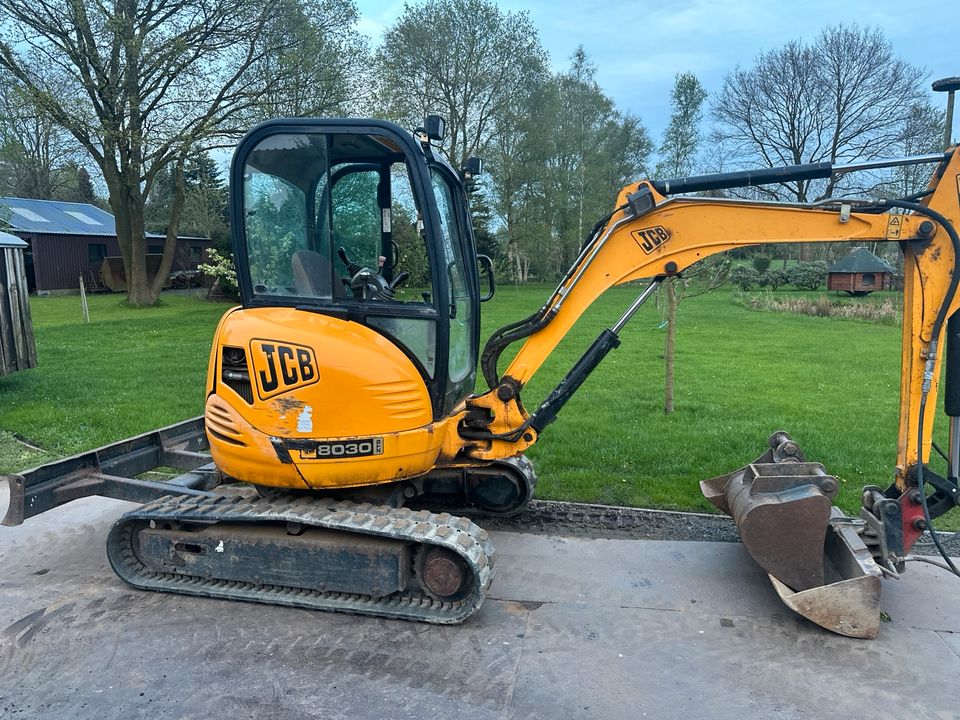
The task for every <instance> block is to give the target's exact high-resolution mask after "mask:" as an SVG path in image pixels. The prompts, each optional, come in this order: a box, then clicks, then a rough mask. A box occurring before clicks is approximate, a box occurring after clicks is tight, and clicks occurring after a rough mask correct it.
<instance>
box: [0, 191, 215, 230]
mask: <svg viewBox="0 0 960 720" xmlns="http://www.w3.org/2000/svg"><path fill="white" fill-rule="evenodd" d="M0 227H5V228H7V229H9V230H15V231H16V230H19V231H21V232H25V233H26V232H28V233H32V234H50V235H106V236H110V237H115V236H116V234H117V225H116V223H115V222H114V220H113V215H111V214H110V213H108V212H107V211H105V210H101V209H100V208H98V207H97V206H96V205H90V204H89V203H72V202H61V201H60V200H31V199H29V198H15V197H0ZM146 237H147V238H149V239H151V240H157V239H160V238H164V237H166V236H165V235H158V234H157V233H151V232H148V233H147V234H146ZM177 239H178V240H208V241H209V238H205V237H199V236H196V235H178V236H177Z"/></svg>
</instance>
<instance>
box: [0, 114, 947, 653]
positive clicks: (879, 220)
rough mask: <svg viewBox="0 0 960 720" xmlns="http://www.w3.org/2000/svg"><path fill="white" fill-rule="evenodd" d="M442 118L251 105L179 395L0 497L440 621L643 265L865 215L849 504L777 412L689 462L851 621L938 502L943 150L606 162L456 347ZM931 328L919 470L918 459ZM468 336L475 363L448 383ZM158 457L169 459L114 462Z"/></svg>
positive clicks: (750, 536)
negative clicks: (879, 391)
mask: <svg viewBox="0 0 960 720" xmlns="http://www.w3.org/2000/svg"><path fill="white" fill-rule="evenodd" d="M442 137H443V121H442V119H441V118H439V117H437V116H431V117H429V118H428V119H427V120H426V122H425V123H424V126H423V127H421V128H418V129H417V130H416V131H414V132H412V133H410V132H407V131H405V130H403V129H401V128H400V127H398V126H396V125H394V124H391V123H389V122H384V121H380V120H277V121H271V122H268V123H266V124H263V125H260V126H258V127H256V128H255V129H254V130H252V131H251V132H250V133H249V134H248V135H247V136H246V137H245V138H244V139H243V140H242V141H241V142H240V144H239V145H238V147H237V150H236V154H235V156H234V159H233V164H232V168H231V171H230V172H231V175H230V188H231V213H232V218H231V221H232V222H231V224H232V229H233V245H234V256H235V259H236V266H237V276H238V280H239V287H240V296H241V300H242V303H241V306H240V307H237V308H234V309H231V310H229V311H228V312H227V313H226V314H225V315H224V317H223V318H222V320H221V321H220V324H219V326H218V327H217V330H216V334H215V337H214V341H213V348H212V351H211V354H210V362H209V372H208V375H207V386H206V408H205V414H204V417H203V418H197V419H195V420H192V421H188V422H185V423H181V424H179V425H175V426H171V427H168V428H164V429H161V430H158V431H155V432H153V433H148V434H146V435H142V436H139V437H135V438H130V439H128V440H124V441H122V442H119V443H115V444H113V445H109V446H107V447H104V448H100V449H99V450H95V451H92V452H89V453H84V454H82V455H78V456H75V457H72V458H67V459H66V460H61V461H59V462H54V463H50V464H48V465H44V466H41V467H39V468H36V469H34V470H30V471H27V472H25V473H23V474H21V475H12V476H8V481H9V484H10V506H9V508H8V511H7V515H6V518H5V519H4V524H6V525H17V524H19V523H21V522H23V521H24V519H26V518H29V517H32V516H35V515H37V514H39V513H42V512H45V511H46V510H49V509H51V508H53V507H56V506H58V505H61V504H63V503H66V502H69V501H71V500H74V499H77V498H80V497H85V496H88V495H104V496H109V497H115V498H121V499H125V500H133V501H136V502H139V503H141V505H140V506H139V507H137V508H136V509H134V510H132V511H130V512H128V513H126V514H125V515H124V516H123V517H121V518H120V519H119V520H118V521H117V523H116V524H115V525H114V526H113V528H112V530H111V532H110V534H109V539H108V547H107V552H108V557H109V560H110V562H111V564H112V565H113V567H114V569H115V570H116V572H117V573H118V574H119V576H120V577H121V578H122V579H123V580H124V581H126V582H127V583H129V584H131V585H132V586H134V587H137V588H142V589H148V590H158V591H163V592H176V593H184V594H188V595H198V596H205V597H218V598H230V599H237V600H250V601H258V602H265V603H274V604H281V605H293V606H298V607H305V608H318V609H325V610H335V611H343V612H353V613H362V614H368V615H376V616H381V617H391V618H403V619H408V620H420V621H426V622H432V623H457V622H460V621H462V620H464V619H465V618H467V617H468V616H469V615H471V614H472V613H473V612H475V611H476V610H477V608H478V607H479V606H480V604H481V602H482V600H483V598H484V595H485V593H486V592H487V589H488V588H489V586H490V583H491V581H492V579H493V575H494V553H493V546H492V544H491V542H490V538H489V537H488V536H487V534H486V533H485V532H484V531H483V530H482V529H481V528H480V527H478V526H477V525H476V524H474V522H473V520H474V519H478V518H482V517H483V516H485V515H486V516H491V515H494V516H495V515H501V516H502V515H510V514H515V513H518V512H520V511H521V510H522V509H523V508H524V507H525V506H526V504H527V503H528V501H529V499H530V497H531V495H532V494H533V490H534V485H535V480H536V478H535V475H534V472H533V468H532V466H531V464H530V462H529V461H528V460H526V459H525V458H524V456H523V452H524V450H526V449H527V448H528V447H530V446H531V445H532V444H533V443H535V442H536V441H537V440H538V438H539V437H540V434H541V433H542V432H543V431H544V430H545V429H546V427H547V426H548V425H549V424H550V423H551V422H552V421H553V420H554V419H555V417H556V416H557V414H558V412H559V411H560V410H561V408H562V407H563V406H564V404H565V403H566V402H567V401H568V400H569V398H570V397H571V396H572V395H573V393H575V392H576V391H577V389H578V388H579V387H580V386H581V385H582V384H583V382H584V380H585V379H586V378H587V376H588V375H589V374H590V372H591V371H592V370H593V369H594V368H595V367H596V366H597V365H598V364H599V363H600V361H601V360H602V359H603V357H604V356H605V355H606V354H607V353H608V352H609V351H610V350H612V349H614V348H615V347H617V345H618V344H619V342H620V341H619V337H618V335H619V333H620V331H621V330H622V329H623V327H624V326H625V325H626V324H627V322H628V321H629V320H630V318H631V317H632V316H633V314H634V313H635V312H636V311H637V309H638V308H639V307H640V306H641V305H642V304H643V303H644V301H646V300H647V299H648V298H649V297H650V296H651V295H652V294H653V293H654V291H655V290H656V288H657V286H658V285H659V284H660V283H661V282H662V281H663V279H664V278H667V277H670V276H677V275H680V274H681V273H682V272H683V271H684V270H685V269H686V268H688V267H690V266H691V265H692V264H694V263H696V262H697V261H699V260H702V259H703V258H706V257H708V256H710V255H712V254H714V253H718V252H722V251H724V250H730V249H733V248H738V247H744V246H748V245H760V244H765V243H799V242H805V243H811V242H840V241H844V242H852V243H857V244H865V243H872V242H882V241H889V242H894V243H897V244H898V246H899V248H900V250H901V251H902V253H903V258H904V275H905V277H904V285H905V287H904V320H903V361H902V376H901V383H900V392H901V402H900V430H899V437H898V444H897V456H896V461H895V464H894V466H893V471H892V473H891V478H890V480H891V482H890V483H889V486H888V487H887V486H886V485H887V483H886V482H884V483H883V484H882V485H879V486H871V487H867V488H865V489H864V491H863V507H862V510H861V512H860V515H859V517H856V518H851V517H846V516H845V515H844V514H843V513H841V512H840V511H839V510H838V509H837V508H835V507H834V506H833V505H832V502H831V499H832V498H833V497H834V496H835V495H836V493H837V490H838V483H837V480H836V478H834V477H832V476H830V475H829V474H828V473H827V472H826V471H825V470H824V468H823V466H821V465H819V464H817V463H814V462H808V461H807V460H806V459H805V458H804V456H803V453H802V452H801V450H800V448H799V447H798V445H797V444H796V443H795V442H794V441H793V440H792V439H791V438H790V437H789V436H788V435H787V434H786V433H783V432H776V433H774V434H773V435H772V436H771V438H770V441H769V448H768V449H767V451H766V452H765V453H763V455H761V457H759V458H758V459H757V460H755V461H754V462H752V463H750V464H748V465H746V466H745V467H743V468H741V469H739V470H737V471H735V472H733V473H731V474H729V475H727V476H724V477H719V478H714V479H712V480H707V481H704V482H703V483H701V485H702V489H703V492H704V493H705V495H706V497H707V498H708V499H709V500H710V501H711V502H712V503H713V504H714V505H716V506H717V507H718V508H719V509H721V510H722V511H724V512H726V513H728V514H730V515H731V516H732V517H733V518H734V520H735V521H736V523H737V526H738V528H739V532H740V536H741V538H742V541H743V544H744V545H745V547H746V548H747V550H748V551H749V552H750V553H751V554H752V555H753V557H754V558H755V559H756V560H757V562H758V563H759V564H760V565H761V566H762V567H763V568H764V569H765V570H766V571H767V572H768V573H769V575H770V578H771V580H772V582H773V584H774V586H775V588H776V590H777V592H778V593H779V594H780V596H781V597H782V598H783V600H784V602H786V603H787V604H788V605H789V606H790V607H791V608H793V609H795V610H796V611H797V612H799V613H800V614H802V615H804V616H805V617H807V618H810V619H811V620H813V621H815V622H817V623H819V624H821V625H823V626H824V627H827V628H829V629H831V630H833V631H835V632H839V633H842V634H846V635H851V636H859V637H871V636H874V635H875V634H876V633H877V630H878V627H879V618H880V608H879V590H880V579H881V577H882V576H884V575H887V576H891V577H896V576H897V575H898V574H899V573H900V572H901V571H902V570H903V568H904V564H905V563H906V561H907V560H908V559H910V557H911V556H910V555H909V553H910V549H911V546H912V545H913V544H914V542H915V541H916V540H917V538H918V537H919V536H920V534H921V533H922V532H923V530H925V529H928V528H931V529H932V525H931V522H932V520H933V518H935V517H937V516H938V515H941V514H942V513H944V512H946V511H947V510H949V509H950V508H952V507H953V506H954V505H956V504H957V503H958V502H960V501H958V495H960V493H958V483H957V475H958V468H960V422H958V418H960V316H958V315H956V311H957V308H958V306H960V298H958V296H957V285H958V281H960V272H958V269H957V258H958V256H960V238H958V235H957V231H956V229H955V226H956V225H957V224H958V220H960V153H956V152H954V151H953V150H950V151H948V152H946V153H942V154H936V155H927V156H919V157H912V158H904V159H900V160H892V161H878V162H868V163H862V164H859V165H844V166H838V165H831V164H830V163H819V164H810V165H799V166H792V167H783V168H773V169H763V170H758V171H750V172H733V173H724V174H718V175H708V176H702V177H693V178H681V179H674V180H661V181H650V180H643V181H640V182H637V183H634V184H631V185H629V186H627V187H625V188H623V189H622V190H621V192H620V194H619V196H618V198H617V200H616V204H615V206H614V207H615V209H614V210H613V211H612V212H611V213H610V214H609V215H607V216H606V217H605V218H603V219H602V220H601V221H600V222H598V223H597V225H596V226H595V228H594V230H593V231H592V232H591V234H590V236H589V237H588V238H587V239H586V241H585V242H584V245H583V247H582V250H581V252H580V254H579V256H578V257H577V259H576V261H575V262H574V263H573V266H572V267H571V268H570V269H569V271H568V272H567V274H566V276H565V277H564V278H563V280H562V281H561V282H560V284H559V285H558V286H557V288H556V290H555V291H554V292H553V294H552V295H550V297H549V298H548V299H547V301H546V302H545V303H544V304H543V306H542V307H541V308H540V309H539V310H537V312H535V313H534V314H533V315H531V316H529V317H526V318H523V319H521V320H518V321H516V322H513V323H511V324H509V325H507V326H505V327H503V328H501V329H499V330H498V331H496V332H495V333H494V334H493V336H492V337H491V338H490V339H489V340H487V342H486V345H485V348H484V350H483V352H482V353H480V352H479V327H480V326H479V305H480V303H481V302H482V301H484V300H487V299H489V298H490V297H492V295H493V293H494V290H495V286H494V277H493V268H492V263H491V262H490V260H489V258H486V257H483V256H478V255H477V252H476V246H475V241H474V238H473V234H472V230H471V223H470V217H469V214H468V208H467V203H466V196H465V190H464V187H465V183H469V182H470V181H471V179H472V177H473V176H475V175H476V174H478V173H479V172H480V169H481V168H480V163H479V160H477V159H475V158H471V159H470V160H469V161H468V162H467V163H466V167H464V168H462V169H460V170H454V168H452V167H451V166H450V165H449V163H448V162H447V161H446V160H444V158H443V157H442V156H441V154H440V153H439V151H438V150H437V145H438V143H439V141H441V140H442ZM920 163H928V164H931V165H932V166H933V168H934V170H933V174H932V177H931V180H930V183H929V186H928V188H927V190H926V191H925V192H922V193H919V194H917V195H915V196H912V197H908V198H905V199H902V200H886V201H878V200H858V199H851V198H843V199H828V200H825V201H821V202H818V203H815V204H786V203H772V202H754V201H744V200H737V199H724V198H716V197H709V198H708V197H698V196H694V195H691V194H690V193H697V192H703V191H711V190H713V191H715V190H720V189H723V188H733V187H742V186H751V185H761V184H767V183H779V182H788V181H795V180H808V179H814V178H827V177H830V176H832V175H835V174H837V173H843V172H851V171H854V170H860V169H869V168H877V167H887V166H893V165H910V164H920ZM481 271H482V272H481ZM633 282H639V283H641V284H642V286H643V289H642V291H641V292H640V293H639V296H638V297H637V298H636V301H635V302H633V304H632V305H630V307H629V308H627V310H626V311H625V312H624V313H623V315H622V317H620V318H619V319H618V320H617V321H616V322H615V323H614V324H613V325H612V326H611V327H610V328H608V329H605V330H603V332H602V333H600V335H599V337H598V338H597V340H596V341H595V342H594V343H593V345H591V346H590V348H589V349H588V350H587V351H586V352H585V353H584V354H583V356H582V357H581V359H580V360H579V361H578V362H577V363H576V364H575V366H574V367H573V368H572V369H571V370H570V371H569V373H568V374H567V375H566V376H565V377H564V378H563V380H562V381H561V382H560V384H559V385H558V386H557V387H556V388H555V389H554V390H553V391H552V392H551V393H550V394H549V396H548V397H547V398H546V400H544V401H543V402H542V403H540V405H539V406H538V407H537V408H536V409H534V410H532V411H528V410H527V409H526V408H525V407H524V404H523V403H522V402H521V395H522V394H523V389H524V387H525V385H526V384H527V383H528V382H529V380H530V378H531V377H533V375H534V373H536V371H537V369H538V368H539V367H540V366H541V364H542V363H543V362H544V360H545V359H546V358H547V357H548V356H549V354H550V353H551V352H552V350H553V349H554V348H555V347H556V346H557V344H558V343H559V342H560V340H561V339H562V338H563V337H564V335H565V334H566V332H567V331H568V330H569V329H570V327H571V326H572V325H573V324H574V323H575V322H576V321H577V319H578V318H580V316H581V315H582V314H583V312H584V311H585V310H586V309H587V307H588V306H589V305H590V304H591V303H592V302H593V301H594V300H595V299H596V298H597V297H599V296H600V295H601V294H602V293H603V292H604V291H605V290H606V289H608V288H610V287H611V286H614V285H623V284H626V283H633ZM520 341H522V346H521V347H520V348H519V351H518V352H517V353H516V355H514V357H513V359H512V361H511V362H510V363H509V365H508V366H507V367H506V368H505V369H504V370H503V371H502V372H501V370H500V369H499V367H498V360H499V358H500V356H501V354H502V353H503V351H504V350H505V349H506V348H507V347H508V346H510V345H511V344H512V343H517V342H520ZM944 346H947V348H948V352H947V358H948V361H949V362H948V367H947V376H946V383H945V393H944V395H945V397H946V401H945V408H946V414H947V415H948V416H949V417H950V418H951V420H950V428H951V439H950V444H949V451H948V453H946V456H947V460H948V462H947V467H948V469H947V471H946V472H945V474H943V475H941V474H937V473H936V472H935V471H934V470H933V469H932V468H931V467H929V466H928V465H927V462H928V460H929V455H930V450H931V446H932V441H931V435H932V427H933V421H934V413H933V412H932V410H931V407H932V406H933V405H934V404H935V402H936V397H937V389H938V384H939V379H940V366H941V360H942V358H943V356H944V352H943V349H944ZM478 362H479V366H480V370H481V371H482V374H483V377H484V379H485V380H486V383H487V385H488V389H487V390H485V391H483V392H480V393H478V394H475V393H474V385H475V379H476V374H477V369H478V367H477V366H478ZM158 466H165V467H174V468H179V469H182V470H184V471H185V472H184V473H183V474H182V475H179V476H178V477H175V478H173V479H171V480H169V481H156V480H150V479H144V478H141V477H138V476H139V475H141V474H142V473H144V472H145V471H147V470H150V469H151V468H155V467H158ZM878 480H879V479H878ZM254 490H256V491H254ZM468 518H472V519H468ZM933 537H934V540H935V541H937V537H936V535H935V534H934V536H933ZM942 554H943V555H944V560H945V563H946V564H948V565H949V566H950V568H951V569H953V570H956V568H953V563H952V562H951V561H950V558H949V557H947V556H946V553H942Z"/></svg>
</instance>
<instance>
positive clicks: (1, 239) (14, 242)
mask: <svg viewBox="0 0 960 720" xmlns="http://www.w3.org/2000/svg"><path fill="white" fill-rule="evenodd" d="M0 247H15V248H25V247H27V244H26V243H25V242H24V241H23V240H21V239H20V238H18V237H17V236H16V235H11V234H10V233H5V232H0Z"/></svg>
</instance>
